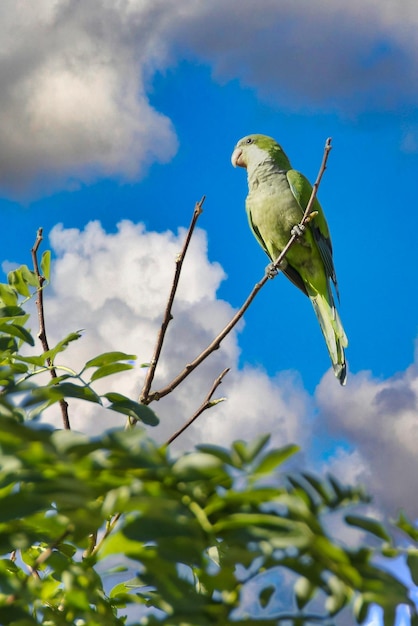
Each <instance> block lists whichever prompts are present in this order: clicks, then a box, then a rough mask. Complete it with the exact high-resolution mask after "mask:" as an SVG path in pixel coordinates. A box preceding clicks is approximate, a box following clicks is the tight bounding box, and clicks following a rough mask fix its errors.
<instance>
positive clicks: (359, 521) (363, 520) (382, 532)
mask: <svg viewBox="0 0 418 626" xmlns="http://www.w3.org/2000/svg"><path fill="white" fill-rule="evenodd" d="M345 521H346V522H347V524H349V526H355V527H356V528H361V529H362V530H366V531H367V532H368V533H371V534H373V535H375V536H376V537H379V539H383V541H387V542H390V541H391V538H390V536H389V535H388V533H387V531H386V529H385V528H384V526H383V524H381V523H380V522H378V521H377V520H374V519H370V518H369V517H362V516H359V515H346V516H345Z"/></svg>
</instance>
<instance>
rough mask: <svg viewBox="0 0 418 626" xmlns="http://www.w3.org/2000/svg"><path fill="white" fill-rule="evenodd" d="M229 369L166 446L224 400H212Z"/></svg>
mask: <svg viewBox="0 0 418 626" xmlns="http://www.w3.org/2000/svg"><path fill="white" fill-rule="evenodd" d="M229 369H230V368H229V367H227V368H226V369H224V371H223V372H222V373H221V374H219V376H218V378H217V379H216V380H215V381H214V383H213V385H212V387H211V389H210V391H209V393H208V395H207V396H206V398H205V399H204V400H203V402H202V404H201V405H200V407H199V408H198V409H197V411H196V412H195V413H194V414H193V415H192V417H191V418H190V419H189V420H188V421H187V422H186V423H185V424H184V425H183V426H182V427H181V428H180V429H179V430H177V431H176V432H175V433H174V434H173V435H171V437H170V438H169V439H168V440H167V442H166V445H167V446H168V445H170V443H173V441H174V440H175V439H177V437H179V436H180V435H181V434H182V433H184V431H185V430H186V429H187V428H189V426H190V425H191V424H193V422H194V421H195V420H197V418H198V417H199V415H202V413H203V411H206V410H207V409H210V408H211V407H212V406H214V405H215V404H218V403H219V402H221V401H222V400H223V398H220V399H218V400H212V399H211V398H212V396H213V394H214V393H215V391H216V390H217V388H218V387H219V385H220V384H221V383H222V380H223V378H224V377H225V376H226V375H227V373H228V372H229Z"/></svg>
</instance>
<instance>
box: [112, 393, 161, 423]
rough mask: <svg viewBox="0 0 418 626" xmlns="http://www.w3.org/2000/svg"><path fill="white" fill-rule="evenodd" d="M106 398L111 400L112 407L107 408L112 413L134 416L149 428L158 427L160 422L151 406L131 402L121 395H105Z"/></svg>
mask: <svg viewBox="0 0 418 626" xmlns="http://www.w3.org/2000/svg"><path fill="white" fill-rule="evenodd" d="M104 397H105V398H107V400H109V402H110V405H109V406H108V407H107V408H109V409H111V410H112V411H116V412H117V413H122V414H124V415H129V416H132V417H134V418H135V419H137V420H139V421H140V422H143V423H144V424H148V426H157V424H159V422H160V420H159V419H158V417H157V416H156V415H155V413H154V411H152V409H150V408H149V406H146V405H145V404H140V403H139V402H135V401H134V400H130V399H129V398H127V397H126V396H124V395H122V394H121V393H114V392H110V393H105V394H104Z"/></svg>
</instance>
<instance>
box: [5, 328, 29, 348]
mask: <svg viewBox="0 0 418 626" xmlns="http://www.w3.org/2000/svg"><path fill="white" fill-rule="evenodd" d="M0 332H2V333H6V334H8V335H13V336H14V337H17V338H18V339H22V341H24V342H25V343H28V344H29V345H30V346H33V345H35V341H34V339H33V337H32V335H31V334H30V332H29V331H28V330H26V328H24V327H23V326H21V325H20V324H13V323H9V324H7V323H3V324H1V323H0Z"/></svg>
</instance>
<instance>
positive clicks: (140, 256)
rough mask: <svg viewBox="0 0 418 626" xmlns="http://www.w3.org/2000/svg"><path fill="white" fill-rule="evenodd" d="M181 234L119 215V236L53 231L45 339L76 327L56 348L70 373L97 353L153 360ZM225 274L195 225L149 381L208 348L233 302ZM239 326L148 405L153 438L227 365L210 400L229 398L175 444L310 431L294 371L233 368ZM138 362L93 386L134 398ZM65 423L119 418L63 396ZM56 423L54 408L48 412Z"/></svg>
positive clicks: (181, 418)
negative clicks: (222, 291) (223, 289)
mask: <svg viewBox="0 0 418 626" xmlns="http://www.w3.org/2000/svg"><path fill="white" fill-rule="evenodd" d="M184 234H185V233H184V231H182V230H180V231H179V233H178V234H174V233H172V232H165V233H155V232H146V231H145V228H144V226H143V225H142V224H133V223H132V222H128V221H124V222H121V223H120V224H119V226H118V230H117V232H116V233H113V234H108V233H106V232H105V231H104V230H103V229H102V227H101V225H100V224H99V223H98V222H91V223H90V224H88V225H87V227H86V228H85V230H84V231H79V230H77V229H63V228H62V227H61V226H57V227H55V228H54V229H53V231H52V233H51V235H50V239H51V244H52V247H53V249H54V251H55V253H56V255H57V259H56V261H55V263H54V273H53V277H52V286H51V288H50V289H49V290H48V292H47V293H46V313H47V325H48V333H49V336H50V341H51V344H53V343H54V342H55V341H58V340H60V339H61V338H62V337H63V336H64V335H65V334H66V333H68V332H71V331H74V330H77V329H80V328H83V329H84V332H83V337H82V339H80V340H78V341H77V342H76V343H74V344H72V345H71V347H70V349H69V350H68V353H65V355H62V358H61V362H62V364H64V363H67V364H69V365H70V366H71V367H72V368H74V369H75V370H77V369H80V368H81V367H82V366H83V364H84V363H85V361H87V360H88V359H90V358H92V357H93V356H95V355H96V354H98V353H101V352H105V351H110V350H123V351H125V352H128V353H135V354H137V355H138V361H139V363H141V362H142V363H143V362H147V361H149V360H150V358H151V355H152V352H153V348H154V342H155V339H156V335H157V333H158V330H159V328H160V325H161V319H162V313H163V311H164V308H165V304H166V298H167V295H168V291H169V288H170V285H171V281H172V276H173V272H174V266H175V259H176V256H177V254H178V252H179V251H180V249H181V247H182V243H183V238H184ZM224 278H225V275H224V272H223V270H222V268H221V267H220V266H219V265H218V264H217V263H210V262H209V261H208V259H207V242H206V235H205V233H204V232H203V231H201V230H197V231H196V232H195V235H194V236H193V239H192V243H191V245H190V248H189V252H188V255H187V258H186V262H185V264H184V267H183V273H182V277H181V282H180V285H179V290H178V295H177V297H176V300H175V305H174V309H173V316H174V318H173V320H172V322H171V323H170V326H169V330H168V334H167V340H166V342H165V344H164V349H163V353H162V359H161V363H160V367H159V368H158V369H157V375H156V380H155V387H156V388H161V387H162V386H163V385H164V384H166V383H167V382H169V381H170V380H171V379H172V378H173V377H174V376H175V375H176V374H177V373H178V372H179V371H180V370H181V369H182V368H183V367H184V366H185V364H186V363H188V362H190V361H191V360H192V359H193V358H194V357H195V356H197V354H199V352H200V351H201V350H202V349H203V348H205V347H206V346H207V345H208V344H209V343H210V342H211V341H212V339H213V338H214V337H215V336H216V335H217V333H218V332H219V331H220V330H221V329H222V328H223V327H224V326H225V324H226V323H227V322H228V321H229V320H230V318H231V317H232V315H233V313H234V311H233V309H232V308H231V306H230V305H229V304H228V303H227V302H224V301H222V300H218V299H217V297H216V292H217V289H218V287H219V284H220V282H221V281H222V280H223V279H224ZM238 357H239V346H238V336H237V332H236V331H234V332H232V333H231V334H230V335H229V336H228V338H227V339H226V340H225V341H224V342H223V343H222V346H221V349H219V350H216V351H215V352H214V353H213V354H212V355H211V356H210V357H209V359H208V360H207V361H206V362H205V363H204V364H203V365H202V366H201V367H199V368H198V369H197V370H196V371H195V372H193V373H192V375H191V376H190V377H189V378H188V379H187V380H186V381H185V382H184V384H183V385H181V386H180V387H179V388H178V389H177V390H175V391H174V393H173V394H171V395H170V396H167V397H166V398H165V399H162V400H160V401H159V402H158V403H154V404H153V405H152V406H153V408H154V410H155V411H156V412H157V413H158V415H159V416H160V417H161V425H160V426H159V427H158V428H157V429H153V431H152V433H151V434H152V435H153V436H155V437H156V438H157V439H158V440H159V441H161V442H162V441H165V440H166V439H167V438H168V437H169V436H170V435H171V434H172V433H173V432H175V431H176V430H177V429H178V428H179V427H180V426H182V425H183V423H184V422H185V421H186V420H187V419H188V418H189V417H190V416H191V415H192V414H193V413H194V411H195V410H196V409H197V408H198V407H199V406H200V404H201V402H202V401H203V399H204V398H205V396H206V394H207V393H208V391H209V390H210V388H211V386H212V383H213V381H214V380H215V379H216V378H217V376H218V375H219V374H220V372H221V371H222V370H223V369H225V368H226V367H230V368H231V372H230V373H229V374H228V376H227V377H226V378H225V379H224V382H223V383H222V386H221V388H219V389H218V391H217V394H216V396H215V397H219V396H225V397H226V401H225V402H223V403H221V404H219V405H217V406H216V407H214V408H212V409H211V410H209V411H206V412H205V413H204V414H203V415H202V416H201V417H200V418H199V420H197V422H196V423H195V424H194V425H193V426H192V427H191V428H190V429H189V430H188V431H186V433H185V435H184V436H183V437H182V438H181V440H179V444H178V445H179V446H180V447H189V446H191V445H193V444H196V443H199V442H202V441H204V442H213V443H217V444H219V445H225V444H228V443H230V442H231V441H233V440H234V439H237V438H244V439H247V440H251V439H252V438H254V437H256V436H257V435H259V434H261V433H268V432H274V433H275V435H274V443H275V444H276V445H283V444H285V443H290V442H294V441H298V442H300V441H304V440H305V439H306V437H307V434H308V430H309V427H308V413H309V411H310V402H309V399H308V396H307V394H306V392H304V390H303V389H302V387H301V385H300V383H299V382H298V379H297V377H296V376H295V375H292V374H290V373H284V374H281V375H280V376H279V377H278V378H277V379H276V380H271V379H269V377H268V376H267V375H266V374H265V373H264V372H262V371H261V370H259V369H254V368H250V367H247V368H244V369H243V370H240V369H239V368H238ZM144 372H145V370H144V369H141V368H139V367H138V368H136V369H135V370H134V371H132V372H128V373H123V374H121V375H118V376H114V377H113V378H112V379H106V380H104V381H98V383H97V386H96V388H97V389H98V391H102V392H104V391H105V390H106V391H108V390H109V386H111V387H112V388H113V389H114V390H118V391H119V392H122V393H125V394H126V395H128V396H129V397H132V398H136V397H138V395H139V392H140V389H141V386H142V383H143V379H144ZM70 404H71V406H70V417H71V419H72V426H73V427H74V428H76V429H79V430H83V431H88V432H96V433H97V432H101V431H102V430H103V429H104V428H106V427H111V426H119V425H121V424H123V422H124V420H123V419H119V418H118V417H117V416H115V414H112V413H110V412H109V411H105V410H102V409H100V408H98V407H97V406H95V405H91V406H88V405H87V406H86V405H84V404H78V403H77V402H71V403H70ZM47 419H48V421H52V422H53V423H55V424H56V425H59V415H58V411H57V410H56V409H55V408H54V409H53V410H50V411H49V413H48V415H47Z"/></svg>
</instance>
